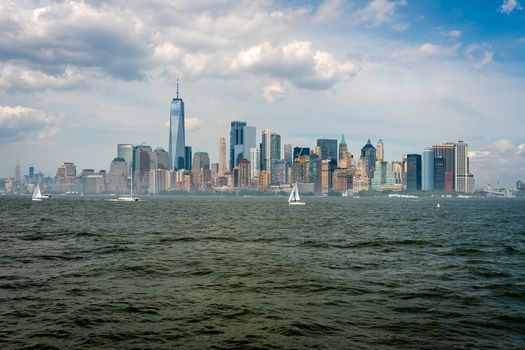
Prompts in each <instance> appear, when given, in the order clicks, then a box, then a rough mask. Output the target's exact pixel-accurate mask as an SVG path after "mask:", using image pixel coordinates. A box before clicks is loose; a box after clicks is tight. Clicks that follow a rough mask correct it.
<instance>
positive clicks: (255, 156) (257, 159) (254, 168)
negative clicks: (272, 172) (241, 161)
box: [250, 147, 261, 181]
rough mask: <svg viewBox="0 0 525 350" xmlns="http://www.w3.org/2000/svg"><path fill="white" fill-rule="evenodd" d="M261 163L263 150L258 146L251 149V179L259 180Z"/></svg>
mask: <svg viewBox="0 0 525 350" xmlns="http://www.w3.org/2000/svg"><path fill="white" fill-rule="evenodd" d="M260 164H261V150H260V149H259V148H258V147H252V148H251V149H250V179H251V180H253V181H257V179H258V178H259V171H260V170H261V169H260Z"/></svg>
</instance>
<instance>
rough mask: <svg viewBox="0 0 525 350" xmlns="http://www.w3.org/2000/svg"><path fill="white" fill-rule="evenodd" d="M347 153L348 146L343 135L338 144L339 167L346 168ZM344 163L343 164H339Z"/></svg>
mask: <svg viewBox="0 0 525 350" xmlns="http://www.w3.org/2000/svg"><path fill="white" fill-rule="evenodd" d="M347 153H348V145H347V144H346V140H345V135H343V136H341V142H340V143H339V167H340V168H346V167H347V164H346V155H347ZM341 163H344V164H341Z"/></svg>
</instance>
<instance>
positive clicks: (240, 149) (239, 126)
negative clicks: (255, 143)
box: [230, 121, 246, 171]
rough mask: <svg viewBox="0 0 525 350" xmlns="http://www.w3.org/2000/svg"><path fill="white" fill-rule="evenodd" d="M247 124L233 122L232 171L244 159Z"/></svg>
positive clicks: (231, 130) (231, 132) (231, 133)
mask: <svg viewBox="0 0 525 350" xmlns="http://www.w3.org/2000/svg"><path fill="white" fill-rule="evenodd" d="M245 126H246V122H240V121H233V122H231V128H230V170H231V171H233V168H235V166H236V165H237V164H239V162H240V161H241V160H242V159H243V158H245V157H244V154H243V153H244V131H245V130H244V127H245Z"/></svg>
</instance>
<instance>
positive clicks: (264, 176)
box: [257, 170, 270, 189]
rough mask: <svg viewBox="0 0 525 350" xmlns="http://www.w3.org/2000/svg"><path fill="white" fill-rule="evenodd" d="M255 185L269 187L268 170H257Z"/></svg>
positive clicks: (263, 187)
mask: <svg viewBox="0 0 525 350" xmlns="http://www.w3.org/2000/svg"><path fill="white" fill-rule="evenodd" d="M257 187H259V188H261V189H265V188H269V187H270V172H269V171H268V170H261V171H259V178H258V179H257Z"/></svg>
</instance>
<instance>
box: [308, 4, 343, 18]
mask: <svg viewBox="0 0 525 350" xmlns="http://www.w3.org/2000/svg"><path fill="white" fill-rule="evenodd" d="M341 5H342V1H341V0H325V1H324V2H323V3H322V4H321V5H319V7H318V8H317V11H316V13H315V15H314V21H317V22H325V21H332V20H334V19H337V18H338V17H339V16H340V15H341V14H342V12H343V9H342V6H341Z"/></svg>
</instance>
